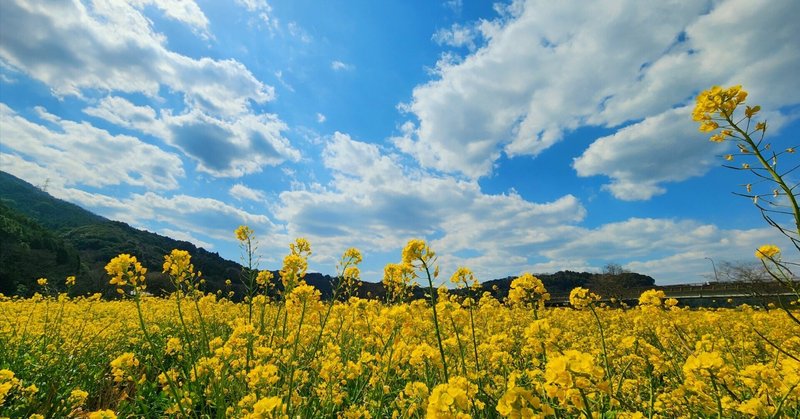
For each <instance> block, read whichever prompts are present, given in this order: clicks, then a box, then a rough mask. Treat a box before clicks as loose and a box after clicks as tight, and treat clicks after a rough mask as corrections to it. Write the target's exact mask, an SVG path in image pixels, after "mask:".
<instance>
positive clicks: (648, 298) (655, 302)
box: [639, 290, 667, 307]
mask: <svg viewBox="0 0 800 419" xmlns="http://www.w3.org/2000/svg"><path fill="white" fill-rule="evenodd" d="M665 298H667V295H666V294H665V293H664V291H662V290H647V291H645V292H643V293H642V295H640V296H639V306H641V307H647V306H650V307H661V303H662V301H664V299H665Z"/></svg>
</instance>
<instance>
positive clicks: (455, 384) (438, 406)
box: [426, 377, 478, 419]
mask: <svg viewBox="0 0 800 419" xmlns="http://www.w3.org/2000/svg"><path fill="white" fill-rule="evenodd" d="M477 392H478V386H476V385H475V384H472V383H470V382H469V381H468V380H467V379H466V378H464V377H452V378H450V381H448V382H447V383H445V384H439V385H438V386H436V387H434V388H433V391H432V392H431V395H430V398H429V399H428V409H427V412H426V413H427V417H428V418H431V419H436V418H468V417H470V416H469V414H468V412H469V411H470V408H471V404H470V401H471V400H473V397H474V396H475V394H477Z"/></svg>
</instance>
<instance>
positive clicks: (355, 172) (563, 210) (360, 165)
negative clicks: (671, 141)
mask: <svg viewBox="0 0 800 419" xmlns="http://www.w3.org/2000/svg"><path fill="white" fill-rule="evenodd" d="M323 163H324V164H325V166H326V167H327V168H328V169H330V170H331V171H332V173H333V181H332V182H331V183H330V184H328V185H325V186H322V187H321V188H318V189H315V190H313V191H312V190H308V189H298V190H293V191H285V192H282V193H281V194H280V202H279V204H278V205H277V206H276V207H275V208H274V210H273V212H274V214H275V217H276V218H277V219H278V220H281V221H284V222H286V228H287V232H288V236H289V237H294V236H306V237H308V238H309V239H311V240H312V242H315V243H317V242H318V243H320V246H319V247H322V248H319V247H318V254H319V255H320V256H321V257H328V258H330V260H333V258H334V257H335V256H336V255H337V254H338V252H341V250H342V249H344V248H346V247H349V246H358V247H360V248H362V249H371V250H373V251H389V250H393V249H397V248H401V247H402V246H403V245H404V244H405V242H406V241H407V240H408V239H411V238H414V237H425V238H428V239H430V240H432V243H433V244H434V246H435V247H436V248H437V249H441V255H442V257H441V259H440V260H441V262H442V263H443V264H445V263H446V264H447V266H448V267H452V268H454V267H455V264H456V263H459V262H470V263H471V264H472V265H473V268H474V269H476V271H478V272H480V273H481V274H482V275H483V276H484V277H486V278H489V277H490V275H501V274H502V275H505V274H507V272H516V271H517V268H519V267H521V266H526V263H527V261H528V259H529V258H531V257H535V256H536V255H535V253H533V252H531V253H528V254H525V253H522V254H525V256H521V257H519V256H515V254H519V253H518V252H517V251H518V250H519V249H523V250H524V249H530V245H531V243H536V242H540V241H547V240H553V239H556V238H557V237H558V236H559V235H560V233H559V230H560V229H561V227H559V226H560V225H561V224H564V223H566V224H570V223H576V222H578V221H580V220H582V218H583V217H584V215H585V210H584V208H583V207H582V205H581V204H580V202H578V200H577V199H576V198H575V197H573V196H571V195H565V196H563V197H562V198H560V199H557V200H555V201H553V202H549V203H543V204H539V203H533V202H529V201H526V200H525V199H523V198H522V197H520V196H519V195H517V194H514V193H511V194H500V195H487V194H484V193H483V192H482V191H481V189H480V186H479V185H478V184H477V183H476V182H473V181H465V180H459V179H457V178H454V177H451V176H436V175H433V174H431V173H427V172H424V171H415V170H412V169H408V168H404V167H403V166H402V165H401V164H400V162H399V161H398V160H397V156H392V155H387V154H385V153H384V152H382V151H381V150H380V149H379V148H378V147H377V146H376V145H374V144H368V143H364V142H360V141H355V140H352V139H351V138H350V137H349V136H348V135H345V134H341V133H336V134H334V135H333V136H332V137H331V138H330V139H329V141H328V143H327V144H326V146H325V150H324V152H323ZM462 251H467V252H476V253H480V254H489V255H492V257H490V258H484V259H481V257H475V258H468V259H463V258H458V257H457V256H455V254H457V253H458V252H462ZM483 261H485V264H484V262H483ZM477 263H481V265H480V266H475V264H477ZM451 265H452V266H451Z"/></svg>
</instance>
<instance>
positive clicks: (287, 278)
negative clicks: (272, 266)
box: [280, 254, 308, 289]
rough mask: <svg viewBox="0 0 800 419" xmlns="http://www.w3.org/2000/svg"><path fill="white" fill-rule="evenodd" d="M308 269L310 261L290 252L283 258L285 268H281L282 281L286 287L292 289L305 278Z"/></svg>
mask: <svg viewBox="0 0 800 419" xmlns="http://www.w3.org/2000/svg"><path fill="white" fill-rule="evenodd" d="M307 269H308V262H307V261H306V259H305V258H304V257H302V256H300V255H296V254H289V255H286V257H284V258H283V268H281V271H280V274H281V281H282V282H283V286H284V288H285V289H292V288H293V287H294V286H295V285H297V283H298V282H299V281H300V280H301V279H303V277H304V276H305V275H306V270H307Z"/></svg>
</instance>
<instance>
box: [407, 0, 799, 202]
mask: <svg viewBox="0 0 800 419" xmlns="http://www.w3.org/2000/svg"><path fill="white" fill-rule="evenodd" d="M797 15H800V3H798V2H795V1H791V0H780V1H776V2H770V1H766V0H760V1H748V0H728V1H720V2H710V1H699V2H677V1H676V2H667V3H664V2H642V1H636V0H619V1H615V2H612V3H607V2H603V3H592V4H586V3H584V2H577V1H562V2H551V1H540V0H528V1H517V2H514V3H513V4H512V5H511V6H509V8H508V9H507V10H506V9H503V14H502V16H501V17H500V18H499V19H497V20H495V21H491V22H488V21H487V22H481V23H480V24H478V25H477V26H476V27H477V28H478V29H479V30H480V32H481V35H482V37H483V38H484V39H486V42H485V45H483V46H482V47H481V48H479V49H478V50H477V51H475V52H474V53H472V54H470V55H468V56H466V57H464V58H463V59H460V60H441V61H440V62H439V64H438V66H437V75H438V77H437V78H436V79H435V80H432V81H430V82H428V83H426V84H423V85H420V86H417V87H416V88H415V89H414V92H413V98H412V100H411V102H410V103H409V104H407V105H406V106H405V109H406V110H408V111H410V112H411V113H413V114H414V116H416V118H417V119H418V122H417V123H416V129H415V130H414V131H413V132H412V133H410V134H409V135H405V136H404V137H403V138H400V139H397V140H396V145H397V146H398V147H399V148H400V149H401V150H403V151H404V152H407V153H409V154H411V155H413V156H414V157H415V158H416V159H417V160H418V161H419V162H420V163H421V164H423V165H424V166H425V167H431V168H435V169H439V170H443V171H447V172H460V173H463V174H465V175H467V176H470V177H475V178H476V177H480V176H484V175H487V174H489V173H490V172H491V171H492V169H493V165H494V163H495V161H496V160H497V159H498V158H499V157H500V155H501V153H502V152H505V153H506V154H507V155H509V156H515V155H537V154H538V153H540V152H541V151H543V150H545V149H547V148H548V147H550V146H551V145H553V144H554V143H556V142H558V141H560V140H561V139H562V138H563V135H564V133H565V132H569V131H571V130H574V129H577V128H579V127H582V126H587V125H599V126H607V127H615V126H618V125H620V124H624V123H626V122H629V121H637V120H641V119H644V118H647V117H652V116H655V115H660V114H662V113H664V112H667V111H668V110H669V109H670V108H672V107H675V106H681V105H685V104H687V102H689V101H691V100H692V99H693V96H694V95H695V94H696V92H697V91H698V90H699V89H701V88H707V87H708V86H710V85H711V84H734V83H737V84H738V83H742V84H744V85H745V86H746V87H747V88H748V89H749V90H750V91H751V97H758V98H761V97H764V98H767V97H769V99H767V100H764V101H763V102H762V104H766V105H769V106H771V107H778V106H784V105H790V104H795V103H798V102H800V93H798V92H800V80H798V78H797V77H796V76H795V75H794V74H795V73H796V69H797V67H798V63H800V50H798V49H797V48H793V45H794V44H795V43H796V42H795V41H796V40H797V39H800V26H798V25H794V24H793V20H792V17H793V16H797ZM776 28H780V30H776ZM632 34H636V36H632ZM521 45H524V46H525V47H524V48H522V47H521ZM764 45H775V47H774V48H764V47H763V46H764ZM685 124H686V125H687V126H689V127H690V128H688V129H693V128H691V126H692V121H691V120H689V119H687V120H686V121H685ZM673 126H674V127H677V126H678V124H673ZM681 132H684V129H683V128H681V129H680V131H675V132H668V131H665V132H664V133H663V137H662V140H661V141H666V142H670V143H672V144H673V145H677V143H678V141H685V139H683V138H680V136H679V134H680V133H681ZM629 134H630V133H629ZM631 141H633V140H631ZM678 148H681V147H678ZM704 158H706V156H705V155H703V156H698V159H697V160H696V161H695V162H696V163H698V164H700V163H702V159H704ZM626 163H634V162H631V161H626ZM612 170H614V168H610V167H609V168H606V169H605V173H609V172H611V171H612ZM674 177H675V176H674V174H673V175H670V176H666V177H664V176H662V178H660V179H659V178H656V179H654V180H652V181H651V184H650V186H651V190H650V191H649V192H647V193H646V194H643V195H642V196H641V197H644V196H645V195H652V194H654V193H658V192H659V189H660V188H662V187H661V186H658V185H657V184H658V183H659V182H661V181H664V180H673V179H672V178H674ZM628 186H630V185H626V184H625V183H624V182H622V181H617V182H612V184H611V185H610V186H609V189H610V190H616V192H617V193H618V194H619V195H621V196H628V197H633V195H632V193H631V192H630V191H626V190H625V189H626V187H628ZM628 189H630V188H628Z"/></svg>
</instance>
